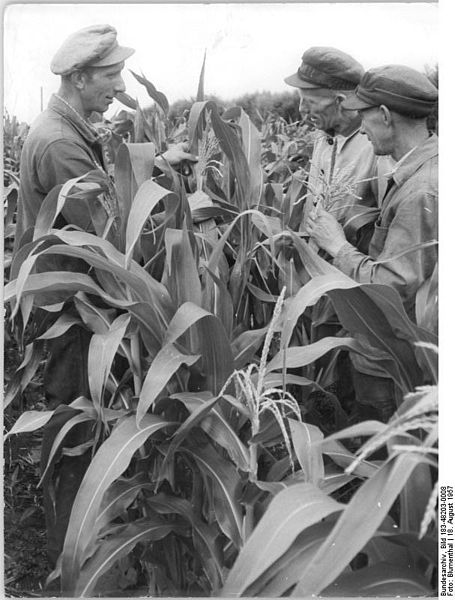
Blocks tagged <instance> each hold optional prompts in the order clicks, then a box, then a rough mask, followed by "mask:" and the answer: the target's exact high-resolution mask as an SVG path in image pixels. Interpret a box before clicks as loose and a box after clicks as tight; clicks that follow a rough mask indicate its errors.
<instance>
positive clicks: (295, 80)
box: [284, 73, 323, 90]
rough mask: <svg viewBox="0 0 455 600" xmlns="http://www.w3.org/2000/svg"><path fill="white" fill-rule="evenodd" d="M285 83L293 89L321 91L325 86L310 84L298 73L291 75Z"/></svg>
mask: <svg viewBox="0 0 455 600" xmlns="http://www.w3.org/2000/svg"><path fill="white" fill-rule="evenodd" d="M284 81H285V82H286V83H287V84H288V85H292V87H296V88H302V89H304V90H305V89H319V88H321V87H323V86H321V85H318V84H315V83H310V82H309V81H304V80H303V79H301V78H300V77H299V75H298V73H294V75H289V77H285V79H284Z"/></svg>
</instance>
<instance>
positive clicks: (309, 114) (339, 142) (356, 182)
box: [285, 46, 390, 245]
mask: <svg viewBox="0 0 455 600" xmlns="http://www.w3.org/2000/svg"><path fill="white" fill-rule="evenodd" d="M363 73H364V69H363V67H362V66H361V65H360V64H359V63H358V62H357V61H356V60H355V59H354V58H353V57H352V56H350V55H349V54H346V53H345V52H342V51H341V50H337V49H336V48H329V47H319V46H317V47H313V48H309V49H308V50H307V51H306V52H305V53H304V54H303V56H302V63H301V65H300V67H299V69H298V71H297V73H295V74H294V75H291V76H289V77H287V78H286V79H285V82H286V83H288V84H289V85H291V86H294V87H296V88H298V92H299V96H300V111H301V113H302V115H305V116H306V118H307V120H308V121H309V122H311V123H312V124H313V125H314V126H315V127H316V128H317V129H318V130H319V131H320V135H319V136H318V137H317V139H316V142H315V146H314V151H313V156H312V160H311V167H310V172H309V177H308V197H307V200H306V203H305V212H304V220H303V229H304V230H305V225H306V221H307V218H308V214H309V212H310V210H311V209H312V208H313V207H314V206H315V205H317V204H321V205H322V206H325V207H328V208H329V210H330V212H331V213H332V214H333V215H334V216H335V217H336V218H337V220H338V221H339V222H340V223H342V224H345V223H346V221H347V220H348V218H349V217H352V216H354V215H355V214H358V213H359V212H362V211H364V209H365V208H369V207H376V206H377V205H378V200H379V199H380V195H381V193H382V192H383V185H384V180H385V179H384V177H379V175H382V174H383V172H385V171H386V170H390V164H389V162H388V161H387V162H386V163H385V164H384V167H383V168H382V170H381V172H380V173H379V174H378V160H377V157H375V155H374V152H373V148H372V146H371V144H370V143H369V142H368V140H367V139H366V138H365V137H364V136H362V135H360V132H359V129H360V117H359V116H358V115H357V114H356V113H353V112H352V111H347V110H345V109H344V107H343V101H345V100H346V99H348V98H350V97H351V96H352V95H353V94H354V90H355V88H356V87H357V85H358V84H359V82H360V79H361V77H362V75H363ZM346 233H347V235H348V237H349V239H350V241H351V242H352V243H354V244H355V245H357V244H358V243H359V241H360V240H359V239H358V237H357V236H358V232H357V231H356V230H355V228H350V229H349V228H348V229H347V232H346Z"/></svg>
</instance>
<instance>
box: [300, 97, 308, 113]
mask: <svg viewBox="0 0 455 600" xmlns="http://www.w3.org/2000/svg"><path fill="white" fill-rule="evenodd" d="M299 112H300V114H301V115H306V114H308V113H309V112H310V111H309V110H308V104H307V103H306V102H305V100H304V99H303V98H300V102H299Z"/></svg>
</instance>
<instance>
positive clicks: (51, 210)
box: [33, 174, 88, 241]
mask: <svg viewBox="0 0 455 600" xmlns="http://www.w3.org/2000/svg"><path fill="white" fill-rule="evenodd" d="M87 175H88V174H84V175H81V176H80V177H74V178H73V179H69V180H68V181H67V182H66V183H65V184H64V185H62V186H56V187H55V188H54V189H53V190H51V191H50V192H49V194H48V195H47V196H46V197H45V198H44V200H43V202H42V204H41V206H40V210H39V212H38V215H37V217H36V223H35V228H34V231H33V240H34V241H36V240H38V239H39V238H41V237H43V235H47V234H48V233H49V232H50V230H51V227H52V225H53V224H54V221H55V219H56V218H57V217H58V215H59V214H60V213H61V212H62V210H63V207H64V205H65V201H66V199H67V197H68V196H69V194H70V192H71V190H72V188H73V187H74V186H75V185H76V184H77V183H78V182H79V181H81V179H84V178H85V177H87Z"/></svg>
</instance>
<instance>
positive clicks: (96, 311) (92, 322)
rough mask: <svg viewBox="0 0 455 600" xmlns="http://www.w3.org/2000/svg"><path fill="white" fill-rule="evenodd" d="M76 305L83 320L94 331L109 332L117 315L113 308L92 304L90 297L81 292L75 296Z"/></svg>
mask: <svg viewBox="0 0 455 600" xmlns="http://www.w3.org/2000/svg"><path fill="white" fill-rule="evenodd" d="M74 306H75V307H76V309H77V312H78V313H79V315H80V317H81V319H82V322H83V323H84V324H85V326H86V327H88V329H90V331H93V332H94V333H107V332H108V331H109V328H110V326H111V323H112V321H113V318H114V317H115V312H116V311H115V310H114V309H112V308H100V307H98V306H95V305H94V304H92V303H91V302H90V301H89V299H88V297H87V296H86V295H85V294H83V293H82V292H80V293H79V294H76V295H75V297H74Z"/></svg>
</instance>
